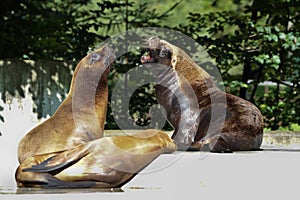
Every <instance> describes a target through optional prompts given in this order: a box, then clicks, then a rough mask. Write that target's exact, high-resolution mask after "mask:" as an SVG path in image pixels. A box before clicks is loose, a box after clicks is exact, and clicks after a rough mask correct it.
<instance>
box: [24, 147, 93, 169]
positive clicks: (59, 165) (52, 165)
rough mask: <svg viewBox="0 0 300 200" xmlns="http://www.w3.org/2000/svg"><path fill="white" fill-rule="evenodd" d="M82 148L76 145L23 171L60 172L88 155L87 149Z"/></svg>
mask: <svg viewBox="0 0 300 200" xmlns="http://www.w3.org/2000/svg"><path fill="white" fill-rule="evenodd" d="M84 147H85V146H84V145H78V146H77V147H74V148H72V149H70V150H66V151H63V152H61V153H58V154H56V155H54V156H52V157H50V158H48V159H46V160H44V161H43V162H41V163H39V164H37V165H32V166H31V167H30V168H25V169H23V171H24V172H40V173H50V172H54V171H61V170H63V169H65V168H66V167H68V166H70V165H72V164H73V163H74V162H77V161H78V160H80V159H81V158H83V157H84V156H86V155H87V154H88V151H87V149H86V148H84Z"/></svg>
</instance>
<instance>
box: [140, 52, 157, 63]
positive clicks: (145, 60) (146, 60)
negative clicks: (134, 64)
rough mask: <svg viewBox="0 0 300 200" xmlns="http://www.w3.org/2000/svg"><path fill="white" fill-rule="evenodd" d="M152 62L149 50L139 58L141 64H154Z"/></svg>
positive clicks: (153, 60)
mask: <svg viewBox="0 0 300 200" xmlns="http://www.w3.org/2000/svg"><path fill="white" fill-rule="evenodd" d="M154 62H155V59H154V58H153V57H152V55H151V51H150V49H148V52H147V53H146V54H145V55H143V56H142V57H141V63H142V64H146V63H154Z"/></svg>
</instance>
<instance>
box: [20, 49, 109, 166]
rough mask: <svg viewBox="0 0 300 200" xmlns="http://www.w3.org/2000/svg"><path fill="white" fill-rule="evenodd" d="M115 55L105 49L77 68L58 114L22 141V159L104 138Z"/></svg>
mask: <svg viewBox="0 0 300 200" xmlns="http://www.w3.org/2000/svg"><path fill="white" fill-rule="evenodd" d="M114 59H115V55H114V52H113V50H112V48H110V47H109V46H104V47H102V48H100V49H99V50H96V51H94V52H92V53H90V54H88V55H87V56H86V57H84V58H83V59H82V60H81V61H80V62H79V63H78V65H77V66H76V69H75V72H74V75H73V78H72V82H71V86H70V90H69V93H68V95H67V97H66V98H65V100H64V101H63V102H62V103H61V105H60V106H59V107H58V109H57V110H56V112H55V113H54V114H53V115H52V116H51V117H50V118H49V119H48V120H46V121H45V122H43V123H41V124H40V125H38V126H37V127H35V128H33V129H32V130H31V131H30V132H29V133H27V134H26V135H25V137H24V138H23V139H22V140H21V141H20V143H19V146H18V159H19V162H20V163H22V162H23V161H24V160H25V159H26V158H28V157H32V156H35V155H39V154H48V153H52V152H58V151H64V150H67V149H70V148H73V147H74V146H75V145H78V144H80V143H84V142H87V141H91V140H95V139H98V138H101V137H102V136H103V129H104V123H105V119H106V110H107V102H108V85H107V76H108V72H109V69H110V67H111V63H112V62H113V61H114Z"/></svg>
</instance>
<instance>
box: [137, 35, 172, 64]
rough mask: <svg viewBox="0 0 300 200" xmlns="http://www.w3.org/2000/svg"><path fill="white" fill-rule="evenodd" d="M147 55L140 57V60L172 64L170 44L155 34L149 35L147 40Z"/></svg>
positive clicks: (144, 62)
mask: <svg viewBox="0 0 300 200" xmlns="http://www.w3.org/2000/svg"><path fill="white" fill-rule="evenodd" d="M147 50H148V53H147V55H144V56H142V57H141V62H142V63H143V64H146V63H160V64H163V65H166V66H170V67H171V66H172V55H173V52H172V45H171V44H169V43H168V42H166V41H164V40H160V39H159V38H158V37H157V36H154V37H151V38H149V39H148V41H147Z"/></svg>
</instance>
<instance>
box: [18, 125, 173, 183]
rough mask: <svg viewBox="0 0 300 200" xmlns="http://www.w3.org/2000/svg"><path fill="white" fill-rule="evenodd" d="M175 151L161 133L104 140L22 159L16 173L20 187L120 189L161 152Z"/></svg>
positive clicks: (167, 137)
mask: <svg viewBox="0 0 300 200" xmlns="http://www.w3.org/2000/svg"><path fill="white" fill-rule="evenodd" d="M175 150H176V145H175V143H174V142H173V140H172V139H171V138H170V137H169V136H168V135H167V134H166V133H164V132H161V131H158V130H154V129H150V130H145V131H141V132H139V133H137V134H135V135H132V136H114V137H103V138H100V139H96V140H93V141H90V142H87V143H82V144H78V145H77V146H75V147H73V148H70V149H68V150H65V151H61V152H53V153H48V154H43V155H36V156H32V157H28V158H27V159H25V160H24V161H23V162H22V163H21V165H20V166H19V168H18V169H17V173H16V180H17V184H18V186H19V187H24V186H25V187H42V188H87V187H95V188H111V187H121V186H122V185H124V184H125V183H127V182H128V181H129V180H131V179H132V178H133V177H134V176H135V175H136V174H137V173H138V172H140V170H141V169H143V168H144V167H145V166H147V165H148V164H149V163H150V162H151V161H152V160H154V159H155V158H157V157H158V156H159V155H160V154H162V153H171V152H173V151H175Z"/></svg>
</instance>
